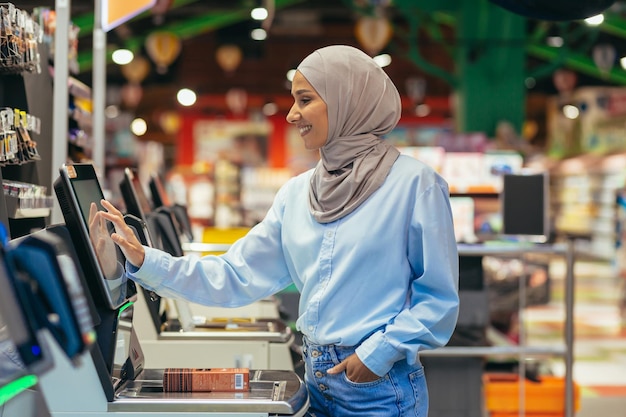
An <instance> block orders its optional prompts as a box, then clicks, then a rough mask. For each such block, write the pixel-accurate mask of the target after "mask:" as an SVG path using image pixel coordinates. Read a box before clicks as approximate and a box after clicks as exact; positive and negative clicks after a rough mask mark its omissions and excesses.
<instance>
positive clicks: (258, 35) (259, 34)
mask: <svg viewBox="0 0 626 417" xmlns="http://www.w3.org/2000/svg"><path fill="white" fill-rule="evenodd" d="M250 37H251V38H252V39H254V40H255V41H263V40H265V39H266V38H267V32H266V31H265V29H261V28H256V29H253V30H252V32H250Z"/></svg>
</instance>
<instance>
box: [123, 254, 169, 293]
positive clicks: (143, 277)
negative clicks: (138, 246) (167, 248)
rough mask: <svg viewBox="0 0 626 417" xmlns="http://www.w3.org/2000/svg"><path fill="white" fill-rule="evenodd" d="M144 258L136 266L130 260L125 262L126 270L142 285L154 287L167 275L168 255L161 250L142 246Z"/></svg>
mask: <svg viewBox="0 0 626 417" xmlns="http://www.w3.org/2000/svg"><path fill="white" fill-rule="evenodd" d="M143 248H144V253H145V256H144V260H143V264H142V265H141V267H139V268H137V267H136V266H135V265H133V264H131V263H130V262H126V272H127V273H128V274H129V275H130V276H131V278H133V279H137V280H139V281H140V283H142V284H147V285H144V286H147V287H150V289H154V288H156V287H158V286H159V285H160V284H161V283H162V282H163V280H164V279H165V278H166V277H167V274H168V268H169V256H168V255H167V254H166V253H164V252H163V251H160V250H157V249H154V248H150V247H148V246H144V247H143Z"/></svg>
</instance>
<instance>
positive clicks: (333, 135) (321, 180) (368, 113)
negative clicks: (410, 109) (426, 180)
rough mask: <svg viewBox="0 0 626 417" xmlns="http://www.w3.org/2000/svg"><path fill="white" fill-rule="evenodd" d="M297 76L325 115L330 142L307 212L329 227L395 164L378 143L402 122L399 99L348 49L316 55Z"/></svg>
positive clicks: (377, 71)
mask: <svg viewBox="0 0 626 417" xmlns="http://www.w3.org/2000/svg"><path fill="white" fill-rule="evenodd" d="M298 71H300V73H302V75H303V76H304V78H306V79H307V81H308V82H309V83H310V84H311V85H312V86H313V88H315V90H316V91H317V93H318V94H319V95H320V96H321V97H322V99H323V100H324V102H325V103H326V107H327V111H328V138H327V140H326V144H325V145H324V146H323V147H322V148H321V149H320V153H321V160H320V162H319V163H318V164H317V166H316V168H315V171H314V172H313V176H312V178H311V187H310V189H309V206H310V210H311V214H312V215H313V216H314V217H315V219H316V220H317V221H318V222H320V223H330V222H332V221H335V220H337V219H340V218H342V217H343V216H345V215H347V214H349V213H351V212H352V211H354V210H355V209H356V208H357V207H359V205H360V204H361V203H363V201H365V200H366V199H367V198H368V197H369V196H370V195H371V194H372V193H373V192H374V191H376V190H377V189H378V188H379V187H380V186H381V185H382V183H383V182H384V181H385V178H386V177H387V174H388V173H389V170H391V167H392V165H393V164H394V162H395V160H396V159H397V158H398V155H399V152H398V151H397V150H396V149H395V148H394V147H392V146H391V145H390V144H389V143H387V142H386V141H384V140H381V137H382V136H383V135H385V134H387V133H389V132H390V131H391V130H392V129H393V128H394V127H395V126H396V124H397V123H398V120H400V115H401V111H402V107H401V104H400V95H399V94H398V90H397V89H396V87H395V85H394V84H393V82H392V81H391V79H389V77H388V76H387V74H385V72H384V71H383V70H382V68H380V66H379V65H378V64H376V63H375V62H374V60H372V58H370V57H369V56H368V55H367V54H365V53H364V52H362V51H360V50H359V49H356V48H353V47H351V46H345V45H334V46H328V47H325V48H321V49H318V50H317V51H315V52H313V53H312V54H311V55H309V56H308V57H306V58H305V59H304V60H303V61H302V62H301V63H300V65H299V66H298Z"/></svg>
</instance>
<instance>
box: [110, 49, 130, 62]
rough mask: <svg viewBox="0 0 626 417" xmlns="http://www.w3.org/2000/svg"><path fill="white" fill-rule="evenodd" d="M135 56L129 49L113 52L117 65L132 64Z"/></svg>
mask: <svg viewBox="0 0 626 417" xmlns="http://www.w3.org/2000/svg"><path fill="white" fill-rule="evenodd" d="M134 57H135V56H134V55H133V52H132V51H131V50H129V49H117V50H115V51H113V54H112V56H111V58H112V59H113V62H115V63H116V64H117V65H126V64H128V63H130V62H131V61H132V60H133V58H134Z"/></svg>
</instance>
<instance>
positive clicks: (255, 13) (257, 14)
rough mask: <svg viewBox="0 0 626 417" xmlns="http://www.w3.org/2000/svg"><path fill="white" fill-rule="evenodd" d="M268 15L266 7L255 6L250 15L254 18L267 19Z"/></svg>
mask: <svg viewBox="0 0 626 417" xmlns="http://www.w3.org/2000/svg"><path fill="white" fill-rule="evenodd" d="M267 16H268V12H267V9H266V8H265V7H255V8H254V9H252V11H251V12H250V17H252V18H253V19H254V20H265V19H267Z"/></svg>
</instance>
